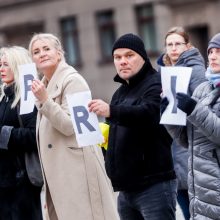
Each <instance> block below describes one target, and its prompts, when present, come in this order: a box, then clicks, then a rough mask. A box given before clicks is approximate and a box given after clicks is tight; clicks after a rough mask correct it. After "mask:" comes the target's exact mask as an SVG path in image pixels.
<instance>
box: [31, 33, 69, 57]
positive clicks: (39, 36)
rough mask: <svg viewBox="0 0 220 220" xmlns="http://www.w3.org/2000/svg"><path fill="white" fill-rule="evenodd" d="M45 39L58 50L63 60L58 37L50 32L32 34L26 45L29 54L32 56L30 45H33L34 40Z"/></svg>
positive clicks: (62, 51)
mask: <svg viewBox="0 0 220 220" xmlns="http://www.w3.org/2000/svg"><path fill="white" fill-rule="evenodd" d="M45 39H46V40H48V41H50V42H51V43H52V46H53V47H54V48H55V49H56V50H58V51H59V52H60V54H61V60H64V61H65V57H64V50H63V47H62V44H61V42H60V40H59V39H58V37H56V36H55V35H53V34H50V33H37V34H34V35H33V36H32V38H31V40H30V43H29V46H28V50H29V53H30V54H31V56H33V54H32V47H33V44H34V42H35V41H37V40H45Z"/></svg>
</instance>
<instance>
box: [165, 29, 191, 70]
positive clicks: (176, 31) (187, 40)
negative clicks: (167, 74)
mask: <svg viewBox="0 0 220 220" xmlns="http://www.w3.org/2000/svg"><path fill="white" fill-rule="evenodd" d="M171 34H178V35H180V36H182V37H183V39H184V41H185V43H186V44H189V47H190V48H192V47H193V46H192V45H191V43H190V38H189V35H188V33H187V32H186V31H185V29H184V28H183V27H181V26H176V27H171V28H170V29H169V30H168V32H167V33H166V35H165V39H164V40H165V42H164V44H165V45H166V39H167V37H168V36H169V35H171ZM163 63H164V64H165V66H172V63H171V61H170V58H169V56H168V55H167V54H164V56H163Z"/></svg>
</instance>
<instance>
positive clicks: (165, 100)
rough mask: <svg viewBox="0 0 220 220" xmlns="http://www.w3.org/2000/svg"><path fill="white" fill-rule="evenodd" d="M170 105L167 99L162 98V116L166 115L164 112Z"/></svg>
mask: <svg viewBox="0 0 220 220" xmlns="http://www.w3.org/2000/svg"><path fill="white" fill-rule="evenodd" d="M168 105H169V101H168V99H167V97H164V98H162V100H161V102H160V115H162V114H163V113H164V111H165V109H166V108H167V106H168Z"/></svg>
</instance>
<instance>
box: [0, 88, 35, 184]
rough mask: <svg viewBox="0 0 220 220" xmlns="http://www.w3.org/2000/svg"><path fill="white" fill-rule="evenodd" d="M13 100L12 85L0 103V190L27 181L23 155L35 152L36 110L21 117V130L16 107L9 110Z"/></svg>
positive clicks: (6, 90)
mask: <svg viewBox="0 0 220 220" xmlns="http://www.w3.org/2000/svg"><path fill="white" fill-rule="evenodd" d="M13 99H14V93H13V85H12V86H9V87H7V88H6V89H5V96H4V97H3V98H2V100H1V101H0V188H2V187H3V188H5V187H12V186H15V185H17V184H19V183H20V182H21V181H24V179H27V172H26V169H25V162H24V153H25V152H28V151H33V150H35V151H36V150H37V145H36V136H35V127H36V113H37V112H36V109H35V111H34V112H32V113H30V114H24V115H21V118H22V122H23V126H24V127H23V128H22V127H20V124H19V120H18V111H17V107H15V108H13V109H11V104H12V102H13Z"/></svg>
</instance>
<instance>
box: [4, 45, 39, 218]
mask: <svg viewBox="0 0 220 220" xmlns="http://www.w3.org/2000/svg"><path fill="white" fill-rule="evenodd" d="M31 62H32V61H31V58H30V56H29V54H28V51H27V50H26V49H24V48H22V47H16V46H14V47H4V48H1V49H0V73H1V79H2V83H3V84H2V87H1V89H2V91H1V97H0V207H1V208H0V219H5V220H6V219H10V220H24V219H30V220H41V219H42V214H41V205H40V191H41V186H39V185H38V186H36V185H34V184H33V183H32V181H31V179H29V173H28V171H27V170H28V167H27V166H28V164H27V163H26V161H25V154H27V153H31V152H34V153H36V154H37V144H36V137H35V136H36V135H35V126H36V114H37V112H36V109H35V110H34V112H32V113H29V114H24V115H21V116H19V115H18V106H19V101H20V85H19V72H18V65H21V64H26V63H31ZM21 121H22V122H21ZM21 123H22V124H21ZM39 165H40V164H39Z"/></svg>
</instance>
